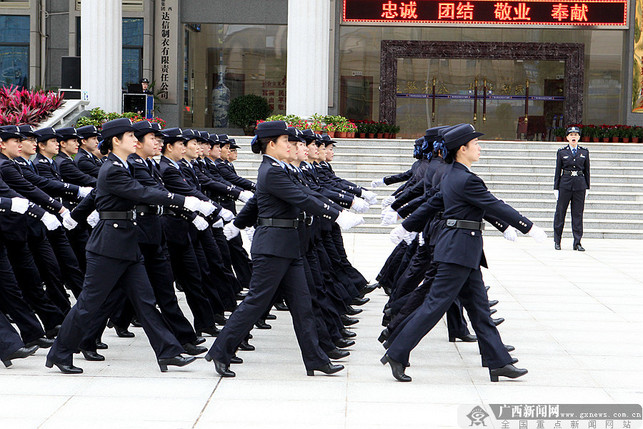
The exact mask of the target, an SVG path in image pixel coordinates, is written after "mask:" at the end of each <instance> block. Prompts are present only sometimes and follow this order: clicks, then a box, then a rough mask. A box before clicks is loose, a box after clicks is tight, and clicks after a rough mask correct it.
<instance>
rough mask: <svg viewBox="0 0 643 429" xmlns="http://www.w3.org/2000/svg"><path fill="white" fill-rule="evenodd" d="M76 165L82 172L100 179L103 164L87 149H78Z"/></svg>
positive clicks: (75, 158)
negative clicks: (99, 174)
mask: <svg viewBox="0 0 643 429" xmlns="http://www.w3.org/2000/svg"><path fill="white" fill-rule="evenodd" d="M74 163H75V164H76V166H77V167H78V169H79V170H80V171H82V172H83V173H85V174H88V175H90V176H92V177H98V172H99V170H100V167H101V165H103V163H102V162H101V160H100V159H98V158H97V157H96V155H93V154H91V153H89V152H87V151H86V150H85V149H78V153H77V154H76V156H75V157H74Z"/></svg>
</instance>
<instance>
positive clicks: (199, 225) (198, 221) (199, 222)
mask: <svg viewBox="0 0 643 429" xmlns="http://www.w3.org/2000/svg"><path fill="white" fill-rule="evenodd" d="M192 223H193V224H194V226H196V229H198V230H199V231H203V230H204V229H206V228H207V227H208V226H209V225H210V224H209V223H208V221H207V220H205V219H203V218H202V217H201V216H197V217H195V218H194V220H193V221H192Z"/></svg>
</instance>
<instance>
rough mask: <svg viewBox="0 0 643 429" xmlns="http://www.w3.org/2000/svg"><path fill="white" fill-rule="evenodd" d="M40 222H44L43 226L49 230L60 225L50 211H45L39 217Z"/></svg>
mask: <svg viewBox="0 0 643 429" xmlns="http://www.w3.org/2000/svg"><path fill="white" fill-rule="evenodd" d="M40 222H42V223H44V224H45V227H46V228H47V229H48V230H49V231H53V230H54V229H56V228H59V227H60V221H59V220H58V218H57V217H56V216H54V215H52V214H51V213H45V214H44V215H42V217H41V218H40Z"/></svg>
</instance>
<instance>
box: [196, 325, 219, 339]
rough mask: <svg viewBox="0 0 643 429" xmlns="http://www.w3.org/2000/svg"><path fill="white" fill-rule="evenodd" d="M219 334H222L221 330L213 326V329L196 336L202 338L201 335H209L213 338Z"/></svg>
mask: <svg viewBox="0 0 643 429" xmlns="http://www.w3.org/2000/svg"><path fill="white" fill-rule="evenodd" d="M219 332H221V331H220V330H219V328H217V327H216V326H212V327H211V328H207V329H203V330H201V331H198V332H197V333H196V336H197V337H201V336H202V335H201V334H208V335H209V336H211V337H216V336H217V335H219Z"/></svg>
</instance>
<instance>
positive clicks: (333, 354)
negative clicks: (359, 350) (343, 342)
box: [326, 349, 351, 360]
mask: <svg viewBox="0 0 643 429" xmlns="http://www.w3.org/2000/svg"><path fill="white" fill-rule="evenodd" d="M326 354H327V355H328V357H329V358H331V359H333V360H337V359H344V358H345V357H348V356H350V354H351V352H349V351H348V350H340V349H333V350H331V351H329V352H326Z"/></svg>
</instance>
